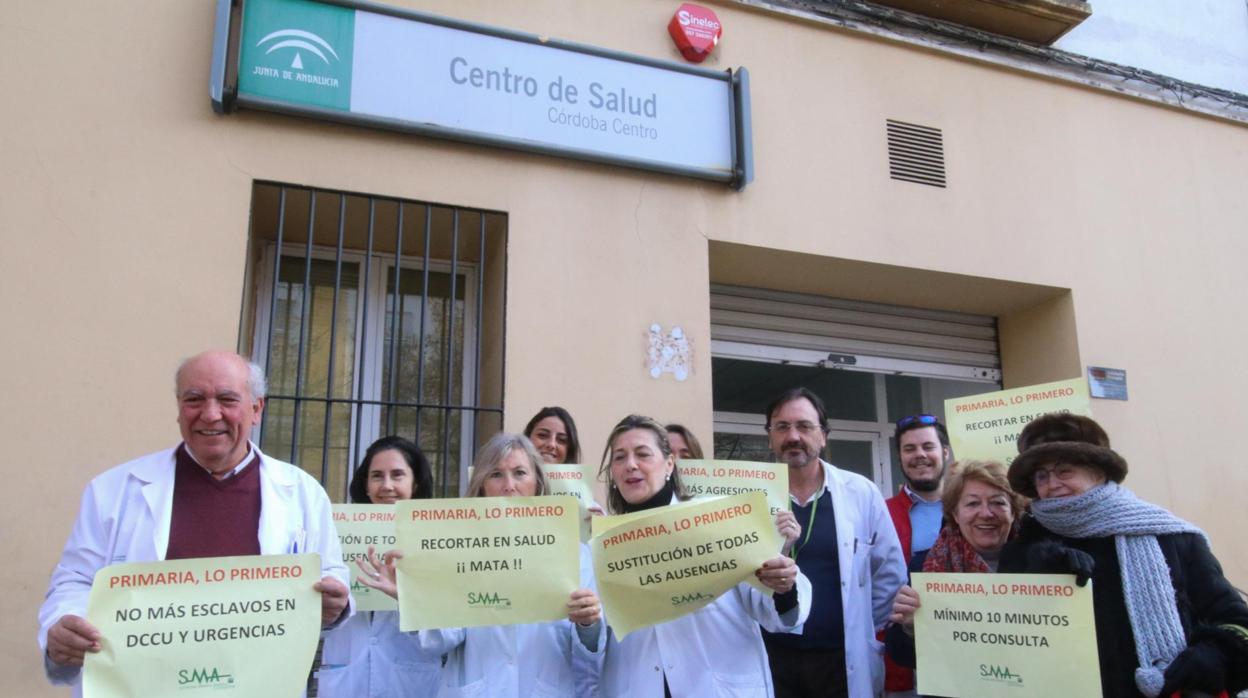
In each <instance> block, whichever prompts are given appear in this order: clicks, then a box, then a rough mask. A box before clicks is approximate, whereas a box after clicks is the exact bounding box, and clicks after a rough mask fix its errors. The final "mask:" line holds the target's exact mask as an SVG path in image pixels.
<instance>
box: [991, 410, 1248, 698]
mask: <svg viewBox="0 0 1248 698" xmlns="http://www.w3.org/2000/svg"><path fill="white" fill-rule="evenodd" d="M1018 450H1019V456H1018V458H1016V459H1014V462H1013V463H1011V464H1010V472H1009V478H1010V484H1011V486H1012V487H1013V488H1014V490H1015V491H1017V492H1020V493H1021V494H1024V495H1027V496H1029V497H1033V498H1034V500H1035V501H1033V502H1032V504H1031V514H1030V516H1029V517H1027V518H1025V519H1024V520H1023V524H1022V527H1021V530H1020V532H1019V535H1018V537H1017V538H1016V539H1015V540H1013V541H1012V542H1010V543H1009V544H1007V545H1006V548H1005V550H1004V551H1003V552H1002V555H1001V563H1000V571H1002V572H1038V573H1068V574H1074V575H1075V576H1076V580H1077V581H1078V583H1079V584H1081V585H1082V584H1086V583H1087V580H1088V579H1089V578H1091V579H1092V580H1093V581H1094V582H1095V583H1094V584H1093V585H1092V603H1093V609H1094V615H1095V617H1096V640H1097V645H1098V649H1099V655H1100V665H1101V690H1102V693H1103V694H1104V695H1105V696H1115V697H1117V696H1140V695H1144V696H1148V697H1149V698H1156V697H1157V696H1170V695H1171V694H1172V693H1175V692H1183V695H1191V694H1193V693H1196V692H1203V693H1208V694H1219V693H1221V692H1222V691H1227V692H1229V693H1230V694H1231V695H1234V694H1235V693H1236V692H1237V691H1240V690H1243V689H1244V688H1248V605H1245V603H1244V601H1243V599H1242V598H1241V597H1240V596H1239V594H1238V593H1237V592H1236V590H1235V588H1234V587H1233V586H1231V584H1230V582H1228V581H1227V579H1226V577H1225V576H1224V575H1223V574H1222V567H1221V565H1219V564H1218V561H1217V559H1216V558H1214V556H1213V553H1212V552H1211V551H1210V550H1209V542H1208V540H1206V538H1205V534H1204V533H1203V532H1202V531H1201V530H1200V529H1199V528H1197V527H1196V526H1194V525H1192V524H1190V523H1188V522H1186V521H1184V520H1182V519H1180V518H1178V517H1176V516H1175V515H1174V514H1171V513H1170V512H1168V511H1166V510H1165V509H1162V508H1161V507H1158V506H1156V505H1153V504H1149V503H1147V502H1144V501H1142V500H1140V499H1138V498H1137V497H1136V496H1135V495H1134V494H1132V493H1131V492H1130V491H1129V490H1127V489H1126V488H1125V487H1122V486H1121V485H1120V484H1119V483H1121V482H1122V481H1123V480H1124V479H1125V478H1126V476H1127V461H1126V460H1124V459H1123V458H1122V456H1120V455H1118V453H1116V452H1115V451H1114V450H1113V449H1111V448H1110V447H1109V436H1108V435H1107V434H1106V433H1105V430H1104V429H1102V428H1101V426H1100V425H1099V424H1097V423H1096V422H1094V421H1093V420H1091V419H1089V418H1087V417H1081V416H1077V415H1070V414H1052V415H1045V416H1043V417H1040V418H1037V419H1035V420H1034V421H1032V422H1031V423H1030V424H1028V425H1027V427H1026V428H1025V429H1023V432H1022V434H1021V435H1020V436H1019V440H1018Z"/></svg>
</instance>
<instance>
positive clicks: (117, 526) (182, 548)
mask: <svg viewBox="0 0 1248 698" xmlns="http://www.w3.org/2000/svg"><path fill="white" fill-rule="evenodd" d="M176 384H177V401H178V425H179V426H180V427H181V431H182V443H181V444H180V445H178V446H177V447H176V448H171V449H168V450H165V451H160V452H158V453H153V454H151V455H147V456H143V457H142V458H139V459H137V460H133V461H130V462H129V463H125V464H123V465H119V466H117V467H115V468H112V469H111V470H108V471H106V472H104V473H103V474H101V475H99V476H97V477H96V478H95V479H93V480H92V481H91V483H90V484H89V485H87V489H86V492H85V493H84V494H83V496H82V506H81V508H80V510H79V512H78V520H77V521H76V522H75V523H74V528H73V531H72V532H71V533H70V536H69V540H68V541H67V542H66V543H65V549H64V551H63V552H62V554H61V560H60V562H59V563H58V564H57V566H56V569H55V570H54V571H53V573H52V581H51V583H50V584H49V586H48V594H47V598H46V599H45V600H44V602H43V606H42V607H41V608H40V609H39V646H40V648H41V649H42V650H43V652H44V668H45V670H46V672H47V675H48V678H49V679H50V680H51V681H52V682H53V683H58V684H77V686H78V689H77V690H76V691H75V693H77V692H78V691H80V690H81V681H80V677H81V668H82V663H83V657H84V656H85V654H86V653H87V652H98V651H99V649H100V642H99V640H100V633H99V631H98V630H97V629H96V628H95V627H94V626H93V625H91V624H90V623H88V622H87V621H86V620H85V619H84V618H83V616H84V615H86V608H87V597H88V595H89V593H90V591H91V582H92V580H93V578H94V577H95V573H96V571H97V570H99V569H101V568H103V567H106V566H108V565H111V564H114V563H119V562H151V561H155V560H173V559H184V558H197V557H216V556H225V555H271V554H284V553H304V552H310V553H319V554H320V556H321V574H322V577H321V580H320V581H319V582H317V583H316V587H315V588H316V590H317V591H319V592H321V622H322V624H323V625H324V626H326V627H330V626H333V625H335V624H337V623H339V622H341V621H342V620H343V619H345V618H346V617H347V616H349V615H350V613H351V602H350V594H349V592H348V587H347V584H348V576H347V568H346V565H344V564H343V562H342V551H341V549H340V548H339V545H338V537H337V535H336V534H335V532H334V525H333V519H332V514H331V512H330V504H329V498H328V497H327V496H326V495H325V490H324V489H322V488H321V485H320V483H318V482H317V481H316V480H315V479H314V478H312V477H311V476H309V475H308V474H307V473H305V472H303V471H302V470H300V469H299V468H297V467H295V466H293V465H291V464H289V463H283V462H281V461H278V460H274V459H272V458H269V457H268V456H266V455H264V454H263V453H261V452H260V449H259V448H257V447H256V446H255V445H254V444H252V443H251V442H250V441H249V440H248V435H249V434H250V433H251V428H252V427H253V426H255V425H256V424H258V423H259V421H260V415H261V411H262V410H263V409H264V394H265V385H264V372H263V371H262V370H261V369H260V367H258V366H256V365H255V364H252V363H249V362H248V361H247V360H246V359H244V358H243V357H241V356H239V355H238V354H234V353H229V352H205V353H203V354H199V355H198V356H195V357H192V358H190V359H187V360H186V361H185V362H183V364H182V365H181V366H180V367H179V368H178V372H177V379H176Z"/></svg>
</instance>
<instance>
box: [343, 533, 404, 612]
mask: <svg viewBox="0 0 1248 698" xmlns="http://www.w3.org/2000/svg"><path fill="white" fill-rule="evenodd" d="M401 557H403V553H401V552H399V551H397V550H391V551H390V552H388V553H386V554H385V555H383V556H381V557H378V556H377V549H376V548H374V547H373V546H371V545H370V546H368V552H367V553H366V554H365V555H364V557H362V558H357V559H356V561H355V564H356V566H357V567H359V568H360V572H361V573H362V574H363V576H358V577H356V578H355V580H356V581H357V582H358V583H360V584H363V585H364V586H366V587H368V588H369V589H376V590H377V591H380V592H381V593H383V594H385V595H386V596H389V597H390V598H392V599H397V598H399V587H398V582H397V581H396V577H397V576H398V572H397V571H396V570H395V567H394V563H395V561H396V560H398V559H399V558H401Z"/></svg>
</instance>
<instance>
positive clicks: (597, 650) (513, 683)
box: [414, 545, 607, 698]
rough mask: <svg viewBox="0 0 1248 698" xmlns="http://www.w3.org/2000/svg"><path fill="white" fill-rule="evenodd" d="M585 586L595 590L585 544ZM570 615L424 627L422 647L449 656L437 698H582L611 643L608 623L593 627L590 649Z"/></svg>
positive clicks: (595, 679) (429, 653)
mask: <svg viewBox="0 0 1248 698" xmlns="http://www.w3.org/2000/svg"><path fill="white" fill-rule="evenodd" d="M581 587H582V588H590V589H592V588H594V584H593V564H592V562H590V557H589V552H588V548H587V546H585V545H582V546H581ZM581 632H582V631H578V629H577V628H576V627H575V625H574V624H573V623H572V622H571V621H569V620H568V619H567V618H564V619H562V620H557V621H551V622H548V623H530V624H526V625H489V626H482V627H477V628H443V629H441V630H422V631H420V632H419V633H414V635H416V636H417V637H418V641H419V643H420V647H421V651H422V652H424V653H425V655H426V656H428V657H437V656H440V655H443V654H445V655H446V665H445V666H443V667H442V679H441V688H440V690H439V692H438V696H439V698H583V697H584V696H587V695H589V692H590V691H591V690H592V687H593V686H594V685H596V684H597V682H598V677H599V674H600V672H601V671H602V662H603V655H604V650H605V648H606V644H607V638H606V622H605V621H600V622H599V623H598V624H597V626H595V627H593V629H592V631H590V632H592V633H593V638H592V640H591V644H593V645H594V650H593V651H591V650H590V649H589V648H588V647H586V646H585V644H584V642H582V640H581V639H580V637H579V635H580V633H581Z"/></svg>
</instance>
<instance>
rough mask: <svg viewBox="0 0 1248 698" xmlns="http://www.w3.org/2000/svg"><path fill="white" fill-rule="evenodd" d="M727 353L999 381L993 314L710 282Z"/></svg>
mask: <svg viewBox="0 0 1248 698" xmlns="http://www.w3.org/2000/svg"><path fill="white" fill-rule="evenodd" d="M711 340H712V341H711V352H712V354H713V355H714V356H717V357H723V358H736V359H750V360H755V361H779V362H784V363H794V364H806V365H820V366H830V367H836V368H843V369H848V370H859V371H871V372H885V373H900V374H904V375H915V376H928V377H934V378H953V379H959V380H980V381H993V382H996V381H1000V380H1001V357H1000V353H999V350H998V348H997V321H996V318H993V317H989V316H984V315H971V314H967V313H952V312H946V311H938V310H924V309H921V308H908V307H904V306H896V305H885V304H882V303H865V302H862V301H850V300H843V299H838V298H828V297H825V296H814V295H807V294H800V293H787V292H784V291H771V290H766V289H757V288H746V287H742V286H728V285H724V284H711Z"/></svg>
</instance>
